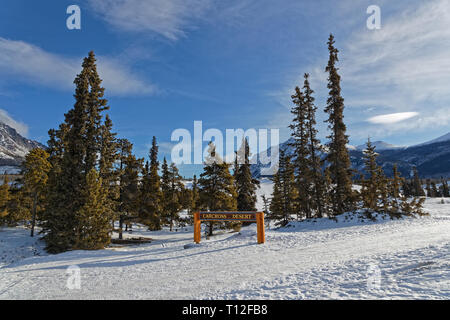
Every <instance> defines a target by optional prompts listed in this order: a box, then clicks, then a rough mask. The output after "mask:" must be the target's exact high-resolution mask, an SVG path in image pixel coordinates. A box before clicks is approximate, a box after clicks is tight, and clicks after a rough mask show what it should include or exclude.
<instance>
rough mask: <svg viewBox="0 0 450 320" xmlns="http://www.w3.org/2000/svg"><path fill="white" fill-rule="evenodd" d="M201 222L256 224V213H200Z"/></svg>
mask: <svg viewBox="0 0 450 320" xmlns="http://www.w3.org/2000/svg"><path fill="white" fill-rule="evenodd" d="M200 220H202V221H234V220H238V221H246V222H256V212H200Z"/></svg>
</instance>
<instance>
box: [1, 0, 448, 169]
mask: <svg viewBox="0 0 450 320" xmlns="http://www.w3.org/2000/svg"><path fill="white" fill-rule="evenodd" d="M74 4H75V5H78V6H79V7H80V10H81V11H80V12H81V13H80V14H81V29H80V30H76V29H74V30H69V29H68V28H67V26H66V20H67V19H68V18H69V16H70V14H68V13H67V12H66V11H67V8H68V7H69V6H70V5H74ZM370 5H377V6H379V8H380V9H381V28H380V29H376V30H370V29H369V28H367V24H366V21H367V19H368V18H369V17H370V14H368V13H367V8H368V7H369V6H370ZM330 33H333V34H334V36H335V39H336V47H337V48H338V49H339V51H340V52H339V59H340V61H339V65H338V67H339V68H340V70H339V72H340V74H341V76H342V83H341V86H342V94H343V97H344V99H345V121H346V124H347V130H348V134H349V135H350V144H353V145H360V144H363V143H364V142H365V141H366V140H367V138H368V137H369V136H370V138H371V139H372V140H373V141H376V140H383V141H387V142H389V143H392V144H396V145H414V144H418V143H421V142H424V141H427V140H431V139H433V138H436V137H438V136H441V135H444V134H446V133H448V132H449V131H450V129H449V124H450V59H449V58H448V57H449V56H450V1H447V0H427V1H416V0H414V1H408V2H406V1H393V0H389V1H387V0H386V1H374V0H370V1H366V0H359V1H354V0H340V1H331V0H330V1H329V0H318V1H300V0H280V1H273V0H229V1H221V0H103V1H95V0H72V1H65V0H58V1H51V0H41V1H33V2H31V1H26V0H15V1H2V10H1V11H0V121H3V122H5V123H7V124H9V125H11V126H13V127H14V128H16V129H17V130H18V132H19V133H21V134H22V135H24V136H26V137H28V138H30V139H34V140H37V141H40V142H42V143H45V142H46V141H47V139H48V135H47V132H48V130H49V129H50V128H57V127H58V125H59V124H60V123H61V122H62V121H63V119H64V113H65V112H67V111H68V110H69V109H70V108H72V106H73V104H74V98H73V92H74V85H73V79H74V78H75V76H76V75H77V74H78V73H79V72H80V70H81V63H82V59H83V58H84V57H85V56H87V54H88V52H89V51H91V50H93V51H94V52H95V54H96V57H97V62H98V69H99V74H100V77H101V78H102V79H103V86H104V87H105V89H106V91H105V96H106V98H107V99H108V101H109V106H110V108H111V109H110V111H109V114H110V116H111V118H112V120H113V123H114V130H115V131H116V132H117V133H118V136H119V137H121V138H122V137H123V138H127V139H129V140H130V141H131V142H132V143H133V144H134V150H135V152H136V154H137V155H138V156H139V157H147V154H148V149H149V147H150V144H151V139H152V136H156V137H157V140H158V142H159V145H160V151H161V152H160V157H163V156H166V157H167V158H169V159H170V151H171V147H172V146H173V145H174V144H175V142H171V134H172V132H173V131H174V130H176V129H178V128H185V129H187V130H190V131H193V127H194V121H202V122H203V128H204V130H206V129H208V128H217V129H219V130H222V131H223V132H225V130H226V129H238V128H242V129H244V130H247V129H249V128H256V129H265V128H267V129H270V128H277V129H280V140H281V141H284V140H287V139H288V138H289V134H290V132H289V130H288V129H287V126H288V125H289V123H290V121H291V119H292V116H291V114H290V109H291V107H292V103H291V98H290V96H291V95H292V94H293V91H294V88H295V86H297V85H298V86H302V83H303V79H302V78H303V74H304V73H306V72H307V73H309V74H310V75H311V86H312V89H313V90H314V91H315V98H316V105H317V107H318V112H317V120H318V121H317V122H318V129H319V137H320V138H321V139H322V140H324V141H325V137H326V136H327V128H326V124H325V123H324V122H323V121H324V120H325V119H326V115H325V114H324V113H323V109H324V107H325V104H326V98H327V88H326V84H327V75H326V73H325V66H326V64H327V61H328V52H327V45H326V42H327V39H328V36H329V34H330ZM195 170H196V169H194V167H190V166H184V167H183V168H182V170H181V172H182V174H184V175H186V176H190V175H192V173H193V172H194V171H195Z"/></svg>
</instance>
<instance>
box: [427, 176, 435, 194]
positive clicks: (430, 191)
mask: <svg viewBox="0 0 450 320" xmlns="http://www.w3.org/2000/svg"><path fill="white" fill-rule="evenodd" d="M426 190H427V198H433V197H434V195H433V190H431V180H430V179H427V186H426Z"/></svg>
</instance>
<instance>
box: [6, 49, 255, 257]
mask: <svg viewBox="0 0 450 320" xmlns="http://www.w3.org/2000/svg"><path fill="white" fill-rule="evenodd" d="M74 83H75V86H76V89H75V95H74V97H75V104H74V107H73V108H72V109H71V110H69V111H68V112H67V113H66V114H65V120H64V122H63V123H62V124H61V125H60V126H59V128H58V129H56V130H54V129H52V130H50V131H49V137H50V138H49V141H48V148H47V150H42V149H35V150H32V151H31V152H30V153H29V154H28V155H27V157H26V159H25V162H24V164H23V172H22V174H23V178H22V179H21V180H20V181H18V182H17V183H16V184H14V185H13V186H10V184H9V183H8V181H7V180H6V178H5V181H4V183H3V185H2V186H1V187H0V223H2V224H3V223H7V224H13V223H16V222H18V221H24V220H28V221H31V225H32V231H31V235H32V236H33V234H34V226H35V224H36V221H37V222H38V223H39V225H40V227H41V229H42V231H41V232H42V234H43V239H44V240H45V242H46V244H47V250H48V251H49V252H53V253H56V252H62V251H67V250H74V249H100V248H103V247H105V246H106V245H108V244H109V243H110V241H111V235H112V232H113V231H114V225H115V222H118V223H119V228H118V230H117V231H118V232H119V238H121V237H122V232H123V227H124V225H125V226H126V228H128V225H129V224H131V222H140V223H143V224H145V225H146V226H148V228H149V229H150V230H160V229H161V228H162V226H164V225H167V226H169V227H170V230H172V229H173V228H174V225H175V223H176V222H177V221H179V220H180V217H179V213H180V211H182V210H184V209H186V210H188V212H189V213H192V212H193V211H197V210H221V211H224V210H237V209H239V210H243V211H253V210H256V208H255V205H256V194H255V191H256V188H257V186H258V182H257V181H256V180H254V179H252V176H251V173H250V163H249V157H250V150H249V146H248V142H247V140H244V141H243V144H242V147H241V148H243V149H244V152H243V153H240V154H242V155H241V156H242V157H244V159H240V160H242V161H236V163H235V166H234V172H233V174H231V172H230V164H227V163H225V162H223V161H222V159H220V157H219V156H218V155H217V154H216V153H215V147H214V145H213V144H212V143H211V144H210V145H209V150H208V151H209V158H208V159H206V164H205V166H204V172H203V173H202V174H201V175H200V178H199V179H198V180H197V178H196V177H195V176H194V180H193V186H192V188H191V189H189V188H186V187H185V185H184V183H183V181H182V180H183V179H182V177H181V175H180V174H179V171H178V168H177V167H176V166H175V164H173V163H172V164H169V163H168V162H167V161H166V159H165V158H164V160H163V163H162V165H160V163H159V161H158V146H157V142H156V138H155V137H153V140H152V146H151V149H150V153H149V161H146V162H145V164H144V161H145V160H144V159H138V158H136V156H135V155H134V154H133V145H132V144H131V143H130V142H129V141H128V140H126V139H118V138H116V134H115V133H114V132H113V124H112V121H111V119H110V118H109V116H108V115H107V114H105V113H106V112H107V111H108V110H109V106H108V103H107V100H106V99H105V98H104V91H105V89H104V88H103V87H102V85H101V83H102V80H101V79H100V77H99V75H98V73H97V67H96V59H95V55H94V53H93V52H90V53H89V56H88V57H86V58H85V59H84V61H83V64H82V71H81V73H80V74H79V75H78V76H77V77H76V79H75V81H74ZM238 163H242V164H238ZM213 229H214V225H213V224H210V226H209V230H208V231H209V234H212V232H213Z"/></svg>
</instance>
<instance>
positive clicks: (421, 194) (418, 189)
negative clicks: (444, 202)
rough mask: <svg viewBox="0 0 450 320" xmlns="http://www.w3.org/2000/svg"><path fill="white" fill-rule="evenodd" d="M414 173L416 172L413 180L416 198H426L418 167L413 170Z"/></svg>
mask: <svg viewBox="0 0 450 320" xmlns="http://www.w3.org/2000/svg"><path fill="white" fill-rule="evenodd" d="M413 172H414V180H413V188H414V196H416V197H424V196H425V192H424V191H423V188H422V183H421V181H420V178H419V173H418V172H417V168H416V167H414V168H413Z"/></svg>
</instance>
